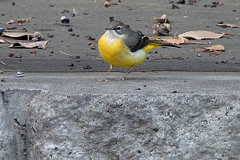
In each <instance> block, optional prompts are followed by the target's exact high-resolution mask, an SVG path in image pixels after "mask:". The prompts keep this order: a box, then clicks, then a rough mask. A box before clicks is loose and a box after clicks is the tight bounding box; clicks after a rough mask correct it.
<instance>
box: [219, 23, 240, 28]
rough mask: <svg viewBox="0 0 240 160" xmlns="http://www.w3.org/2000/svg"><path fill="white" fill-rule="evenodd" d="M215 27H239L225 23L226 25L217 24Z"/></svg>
mask: <svg viewBox="0 0 240 160" xmlns="http://www.w3.org/2000/svg"><path fill="white" fill-rule="evenodd" d="M217 26H219V27H231V28H240V26H238V25H235V24H228V23H226V24H224V23H218V24H217Z"/></svg>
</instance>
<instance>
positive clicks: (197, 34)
mask: <svg viewBox="0 0 240 160" xmlns="http://www.w3.org/2000/svg"><path fill="white" fill-rule="evenodd" d="M224 34H225V33H216V32H210V31H189V32H185V33H183V34H180V35H179V36H178V37H185V38H194V39H197V40H200V39H218V38H220V37H222V36H223V35H224Z"/></svg>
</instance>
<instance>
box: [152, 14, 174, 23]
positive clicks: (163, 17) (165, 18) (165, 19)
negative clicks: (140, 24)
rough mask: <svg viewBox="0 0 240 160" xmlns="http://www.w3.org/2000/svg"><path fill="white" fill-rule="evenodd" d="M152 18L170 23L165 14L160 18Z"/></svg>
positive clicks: (159, 21)
mask: <svg viewBox="0 0 240 160" xmlns="http://www.w3.org/2000/svg"><path fill="white" fill-rule="evenodd" d="M153 19H154V20H156V21H157V22H158V23H170V21H169V20H168V19H167V15H166V14H164V15H162V17H160V18H157V17H154V18H153Z"/></svg>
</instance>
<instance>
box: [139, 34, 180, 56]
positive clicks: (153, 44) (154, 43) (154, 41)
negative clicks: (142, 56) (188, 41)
mask: <svg viewBox="0 0 240 160" xmlns="http://www.w3.org/2000/svg"><path fill="white" fill-rule="evenodd" d="M148 38H149V43H148V45H146V46H145V47H144V50H145V51H146V52H147V51H149V50H151V49H154V48H157V47H158V46H169V47H176V48H181V47H179V46H176V45H173V44H171V43H167V42H164V41H163V40H161V39H160V38H156V37H148Z"/></svg>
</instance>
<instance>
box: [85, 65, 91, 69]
mask: <svg viewBox="0 0 240 160" xmlns="http://www.w3.org/2000/svg"><path fill="white" fill-rule="evenodd" d="M83 69H92V67H91V66H89V65H88V66H85V67H83Z"/></svg>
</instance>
